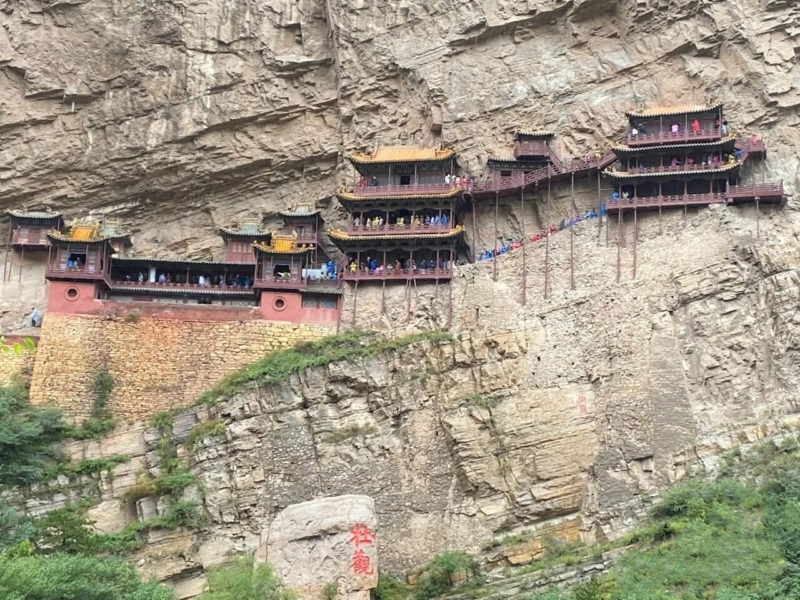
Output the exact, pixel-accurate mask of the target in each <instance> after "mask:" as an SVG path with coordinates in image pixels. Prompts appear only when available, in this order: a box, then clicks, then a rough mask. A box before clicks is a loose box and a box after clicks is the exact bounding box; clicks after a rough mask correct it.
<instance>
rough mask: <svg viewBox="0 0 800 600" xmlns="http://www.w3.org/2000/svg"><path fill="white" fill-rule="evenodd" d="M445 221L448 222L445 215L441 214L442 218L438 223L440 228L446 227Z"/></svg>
mask: <svg viewBox="0 0 800 600" xmlns="http://www.w3.org/2000/svg"><path fill="white" fill-rule="evenodd" d="M447 220H448V219H447V214H446V213H445V214H443V215H442V218H441V220H440V221H439V222H440V223H441V224H442V227H444V226H445V225H447Z"/></svg>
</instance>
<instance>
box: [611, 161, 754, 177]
mask: <svg viewBox="0 0 800 600" xmlns="http://www.w3.org/2000/svg"><path fill="white" fill-rule="evenodd" d="M741 164H742V163H741V162H740V161H736V162H732V163H728V162H718V163H711V164H710V165H704V164H693V165H676V166H674V167H673V166H671V165H665V166H658V167H643V168H641V169H638V168H631V169H628V170H626V171H613V170H612V171H606V172H605V173H606V174H609V175H611V176H613V175H615V174H620V175H648V174H656V173H657V174H665V175H666V174H669V173H698V174H705V173H708V172H712V173H713V172H714V171H725V170H727V168H729V167H731V166H733V165H736V166H741Z"/></svg>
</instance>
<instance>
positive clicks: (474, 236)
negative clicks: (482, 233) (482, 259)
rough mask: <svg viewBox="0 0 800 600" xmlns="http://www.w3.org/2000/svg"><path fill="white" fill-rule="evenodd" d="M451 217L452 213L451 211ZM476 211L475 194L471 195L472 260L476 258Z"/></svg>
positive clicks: (474, 260)
mask: <svg viewBox="0 0 800 600" xmlns="http://www.w3.org/2000/svg"><path fill="white" fill-rule="evenodd" d="M451 217H452V213H451ZM477 223H478V212H477V209H476V206H475V196H474V195H473V196H472V262H477V260H478V253H477V250H478V225H477Z"/></svg>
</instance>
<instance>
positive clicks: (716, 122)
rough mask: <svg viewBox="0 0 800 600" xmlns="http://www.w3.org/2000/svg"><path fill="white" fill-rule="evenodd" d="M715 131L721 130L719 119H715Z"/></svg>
mask: <svg viewBox="0 0 800 600" xmlns="http://www.w3.org/2000/svg"><path fill="white" fill-rule="evenodd" d="M714 129H719V117H717V118H716V119H714Z"/></svg>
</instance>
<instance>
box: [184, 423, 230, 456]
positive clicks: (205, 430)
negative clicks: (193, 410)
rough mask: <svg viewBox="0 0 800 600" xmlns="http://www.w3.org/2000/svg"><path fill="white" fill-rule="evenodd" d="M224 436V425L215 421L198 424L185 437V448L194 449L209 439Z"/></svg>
mask: <svg viewBox="0 0 800 600" xmlns="http://www.w3.org/2000/svg"><path fill="white" fill-rule="evenodd" d="M221 435H225V423H223V422H222V421H219V420H217V419H212V420H211V421H205V422H204V423H198V424H197V425H195V426H194V427H192V430H191V431H190V432H189V435H187V436H186V446H187V447H188V448H192V449H194V448H196V447H197V445H198V444H199V443H200V442H201V441H202V440H205V439H207V438H210V437H219V436H221Z"/></svg>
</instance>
